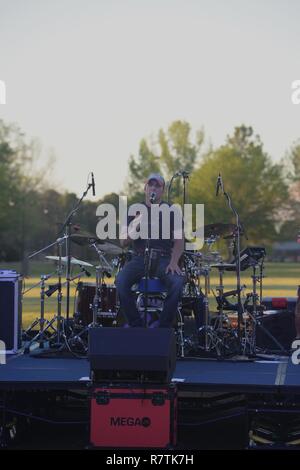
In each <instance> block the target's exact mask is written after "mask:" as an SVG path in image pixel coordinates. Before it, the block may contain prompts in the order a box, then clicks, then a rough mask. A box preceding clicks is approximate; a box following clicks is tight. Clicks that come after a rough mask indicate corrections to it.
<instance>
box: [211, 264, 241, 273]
mask: <svg viewBox="0 0 300 470" xmlns="http://www.w3.org/2000/svg"><path fill="white" fill-rule="evenodd" d="M210 267H211V268H217V269H219V270H220V271H221V270H224V271H235V270H236V265H235V264H231V263H216V264H211V265H210Z"/></svg>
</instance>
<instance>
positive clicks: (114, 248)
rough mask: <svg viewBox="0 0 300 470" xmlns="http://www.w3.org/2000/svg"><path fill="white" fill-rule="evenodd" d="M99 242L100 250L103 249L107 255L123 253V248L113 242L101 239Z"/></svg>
mask: <svg viewBox="0 0 300 470" xmlns="http://www.w3.org/2000/svg"><path fill="white" fill-rule="evenodd" d="M97 243H99V247H98V248H99V250H101V251H103V252H104V253H106V254H107V255H121V254H122V253H123V249H122V248H121V247H120V246H118V245H115V244H113V243H110V242H102V241H99V242H97Z"/></svg>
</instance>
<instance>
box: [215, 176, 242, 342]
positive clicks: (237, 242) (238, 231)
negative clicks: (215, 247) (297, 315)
mask: <svg viewBox="0 0 300 470" xmlns="http://www.w3.org/2000/svg"><path fill="white" fill-rule="evenodd" d="M218 188H221V191H222V193H223V195H224V197H225V199H226V200H227V203H228V206H229V209H230V210H231V211H232V213H233V215H234V217H235V224H234V225H233V226H232V227H231V234H232V238H233V244H234V253H235V257H236V259H235V265H236V269H235V271H236V287H237V304H238V310H237V314H238V339H239V343H240V344H241V339H242V338H241V326H242V325H241V324H242V321H243V313H244V308H243V304H242V301H241V258H240V255H241V235H242V234H243V233H245V230H244V228H243V225H242V222H241V219H240V216H239V213H238V211H237V209H236V208H235V207H234V205H233V202H232V198H231V196H230V194H229V193H227V192H226V191H225V187H224V184H223V180H222V176H221V174H220V173H219V176H218V180H217V189H218ZM217 193H218V191H217ZM217 193H216V196H217ZM220 230H222V231H223V233H222V235H226V233H224V231H225V228H224V230H223V229H221V228H220Z"/></svg>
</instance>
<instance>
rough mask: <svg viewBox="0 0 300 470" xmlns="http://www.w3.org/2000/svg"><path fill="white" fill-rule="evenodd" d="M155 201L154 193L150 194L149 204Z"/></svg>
mask: <svg viewBox="0 0 300 470" xmlns="http://www.w3.org/2000/svg"><path fill="white" fill-rule="evenodd" d="M155 199H156V193H151V194H150V202H151V204H154V202H155Z"/></svg>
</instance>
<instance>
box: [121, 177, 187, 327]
mask: <svg viewBox="0 0 300 470" xmlns="http://www.w3.org/2000/svg"><path fill="white" fill-rule="evenodd" d="M164 189H165V180H164V178H163V177H162V176H161V175H159V174H156V173H153V174H151V175H150V176H149V177H148V178H147V180H146V183H145V202H144V203H143V204H142V206H143V207H141V209H143V210H141V211H140V213H137V214H136V215H135V216H132V217H129V218H128V232H127V237H126V238H124V239H121V240H120V242H121V245H122V247H126V246H128V245H129V244H132V245H133V257H132V259H131V260H130V261H129V262H128V263H127V264H125V266H124V268H123V269H122V270H121V271H120V273H119V274H118V276H117V278H116V286H117V291H118V295H119V299H120V304H121V308H122V311H123V312H124V315H125V316H126V318H127V321H128V323H129V325H130V326H131V327H140V326H144V323H143V320H142V318H141V317H140V315H139V313H138V310H137V307H136V302H135V295H134V293H133V292H132V290H131V288H132V286H133V285H134V284H136V283H137V282H138V281H139V280H140V279H141V278H142V277H144V276H145V250H146V248H147V249H149V252H150V254H151V250H152V249H154V250H155V253H156V254H158V256H159V259H158V265H157V267H156V272H155V273H154V275H155V277H157V278H159V279H160V280H161V281H162V283H163V284H164V285H165V288H166V292H167V297H166V299H165V301H164V307H163V310H162V312H161V314H160V319H159V326H160V327H161V328H169V327H172V326H173V325H174V321H175V318H176V313H177V307H178V302H179V300H180V298H181V295H182V288H183V284H184V276H183V275H182V272H181V270H180V267H179V266H178V262H179V258H180V256H181V255H182V253H183V250H184V234H183V226H182V217H181V218H180V221H179V223H178V217H176V216H175V214H174V212H173V211H170V210H169V205H168V204H167V203H166V202H164V201H162V196H163V193H164ZM153 205H157V206H156V209H157V208H158V209H159V210H158V211H156V212H155V211H154V210H153V209H155V208H154V207H152V206H153ZM151 209H152V210H151ZM164 209H168V210H167V211H166V212H165V214H166V213H168V214H169V216H170V221H169V222H170V224H169V225H168V224H165V225H164V223H163V222H164V218H163V217H164ZM154 212H155V214H157V217H153V215H154ZM166 227H167V228H169V236H167V237H166V233H165V232H166V231H165V228H166ZM154 232H155V234H154V236H153V233H154ZM137 233H138V234H139V235H140V236H138V237H137ZM143 235H145V236H143ZM147 240H148V242H147Z"/></svg>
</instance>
